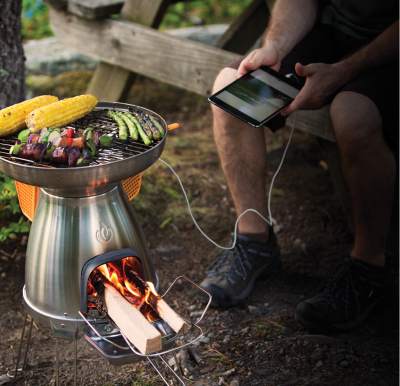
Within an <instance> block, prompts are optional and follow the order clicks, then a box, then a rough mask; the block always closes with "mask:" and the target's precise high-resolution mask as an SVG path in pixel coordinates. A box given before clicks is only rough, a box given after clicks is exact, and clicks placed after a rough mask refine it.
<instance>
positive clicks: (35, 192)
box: [15, 181, 40, 221]
mask: <svg viewBox="0 0 400 386" xmlns="http://www.w3.org/2000/svg"><path fill="white" fill-rule="evenodd" d="M15 187H16V188H17V193H18V199H19V205H20V207H21V211H22V213H23V214H24V215H25V216H26V217H28V218H29V220H31V221H32V220H33V216H34V215H35V210H36V206H37V203H38V201H39V196H40V188H38V187H37V186H32V185H26V184H23V183H22V182H18V181H15Z"/></svg>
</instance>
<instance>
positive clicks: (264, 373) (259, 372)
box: [251, 369, 268, 376]
mask: <svg viewBox="0 0 400 386" xmlns="http://www.w3.org/2000/svg"><path fill="white" fill-rule="evenodd" d="M251 371H252V372H253V373H256V374H258V375H262V376H265V375H268V371H267V370H258V369H251Z"/></svg>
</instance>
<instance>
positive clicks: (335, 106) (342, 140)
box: [331, 91, 396, 267]
mask: <svg viewBox="0 0 400 386" xmlns="http://www.w3.org/2000/svg"><path fill="white" fill-rule="evenodd" d="M331 118H332V124H333V127H334V130H335V135H336V139H337V142H338V145H339V148H340V152H341V159H342V170H343V175H344V177H345V180H346V182H347V186H348V189H349V194H350V198H351V203H352V209H353V216H354V225H355V243H354V247H353V250H352V252H351V255H352V256H354V257H355V258H356V259H358V260H361V261H364V262H366V263H369V264H373V265H377V266H381V267H383V266H384V265H385V257H384V255H385V253H384V251H385V242H386V236H387V233H388V227H389V221H390V215H391V209H392V200H393V191H394V183H395V178H396V161H395V158H394V156H393V153H392V152H391V150H390V148H389V146H388V145H387V143H386V142H385V140H384V138H383V134H382V118H381V115H380V113H379V110H378V108H377V107H376V105H375V104H374V103H373V102H372V101H371V99H369V98H368V97H366V96H364V95H361V94H358V93H355V92H351V91H345V92H341V93H339V94H338V95H337V96H336V97H335V99H334V100H333V102H332V105H331Z"/></svg>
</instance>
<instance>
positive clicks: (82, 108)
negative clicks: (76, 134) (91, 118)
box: [26, 95, 98, 133]
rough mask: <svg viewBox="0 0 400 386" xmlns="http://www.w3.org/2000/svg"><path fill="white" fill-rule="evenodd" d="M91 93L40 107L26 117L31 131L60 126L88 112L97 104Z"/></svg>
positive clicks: (35, 131)
mask: <svg viewBox="0 0 400 386" xmlns="http://www.w3.org/2000/svg"><path fill="white" fill-rule="evenodd" d="M97 102H98V101H97V98H96V97H94V96H93V95H79V96H77V97H74V98H68V99H63V100H62V101H60V102H56V103H52V104H50V105H47V106H44V107H40V108H38V109H36V110H34V111H32V112H31V113H30V114H29V115H28V116H27V117H26V125H27V126H28V128H29V130H30V131H31V133H38V132H39V130H41V129H43V128H44V127H60V126H65V125H68V124H69V123H71V122H74V121H76V120H77V119H79V118H82V117H83V116H85V115H86V114H89V113H90V112H91V111H92V110H93V109H94V108H95V107H96V105H97Z"/></svg>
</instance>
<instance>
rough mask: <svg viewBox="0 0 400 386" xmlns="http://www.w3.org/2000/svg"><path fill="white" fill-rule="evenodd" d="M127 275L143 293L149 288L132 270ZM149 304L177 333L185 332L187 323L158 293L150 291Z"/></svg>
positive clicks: (187, 327)
mask: <svg viewBox="0 0 400 386" xmlns="http://www.w3.org/2000/svg"><path fill="white" fill-rule="evenodd" d="M128 277H129V279H130V280H132V282H133V283H134V284H135V285H136V286H137V287H138V288H139V289H140V291H141V292H142V293H143V294H144V293H145V292H146V290H149V289H150V287H149V285H148V284H147V283H146V282H145V281H144V280H142V278H141V277H140V276H139V275H138V274H137V273H136V272H135V271H133V270H129V271H128ZM148 303H149V305H150V306H151V307H152V308H153V310H154V311H156V312H157V313H158V314H159V315H160V316H161V318H162V319H163V320H164V321H165V322H167V323H168V324H169V326H170V327H171V328H172V329H173V330H174V331H175V332H177V333H179V334H185V333H186V332H187V331H188V329H189V325H188V324H187V323H186V322H185V321H184V320H183V319H182V318H181V317H180V316H179V315H178V314H177V313H176V312H175V311H174V310H173V309H172V308H171V307H170V306H169V305H168V304H167V303H166V301H165V300H164V299H163V298H162V297H161V296H159V295H155V294H154V293H153V292H151V293H150V295H149V298H148Z"/></svg>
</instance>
